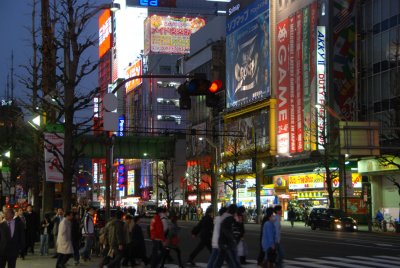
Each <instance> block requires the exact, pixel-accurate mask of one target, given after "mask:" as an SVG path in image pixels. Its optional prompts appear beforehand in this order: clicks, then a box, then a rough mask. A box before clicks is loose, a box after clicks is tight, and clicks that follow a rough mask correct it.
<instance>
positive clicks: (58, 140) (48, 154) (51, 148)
mask: <svg viewBox="0 0 400 268" xmlns="http://www.w3.org/2000/svg"><path fill="white" fill-rule="evenodd" d="M63 154H64V134H63V133H44V165H45V171H46V181H51V182H62V181H63V174H62V173H61V171H60V170H61V166H62V165H63V163H61V162H60V161H63Z"/></svg>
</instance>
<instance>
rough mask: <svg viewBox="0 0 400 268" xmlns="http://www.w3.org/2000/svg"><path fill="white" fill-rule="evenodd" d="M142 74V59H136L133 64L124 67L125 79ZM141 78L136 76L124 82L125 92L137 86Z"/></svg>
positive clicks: (140, 82)
mask: <svg viewBox="0 0 400 268" xmlns="http://www.w3.org/2000/svg"><path fill="white" fill-rule="evenodd" d="M139 75H142V60H137V61H136V62H135V63H134V64H132V65H131V66H129V67H128V68H127V69H126V73H125V79H128V78H131V77H135V76H139ZM142 80H143V79H142V78H136V79H134V80H131V81H129V82H126V84H125V91H126V94H128V93H129V92H131V91H132V90H134V89H135V88H136V87H137V86H139V85H140V84H142Z"/></svg>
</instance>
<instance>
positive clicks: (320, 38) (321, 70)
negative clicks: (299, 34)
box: [317, 26, 327, 149]
mask: <svg viewBox="0 0 400 268" xmlns="http://www.w3.org/2000/svg"><path fill="white" fill-rule="evenodd" d="M325 36H326V35H325V26H318V27H317V103H318V104H320V108H318V118H317V123H318V145H320V146H319V147H320V148H319V149H323V147H324V146H325V144H324V143H325V142H326V129H327V126H326V111H325V107H324V105H325V97H326V96H325V93H326V91H325V88H326V44H325ZM321 145H322V146H321Z"/></svg>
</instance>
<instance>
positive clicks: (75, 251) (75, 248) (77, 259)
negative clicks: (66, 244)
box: [72, 241, 80, 263]
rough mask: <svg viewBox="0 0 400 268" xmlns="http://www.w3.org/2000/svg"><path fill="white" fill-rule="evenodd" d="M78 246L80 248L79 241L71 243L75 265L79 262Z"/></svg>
mask: <svg viewBox="0 0 400 268" xmlns="http://www.w3.org/2000/svg"><path fill="white" fill-rule="evenodd" d="M79 246H80V241H75V242H72V247H73V248H74V261H75V263H78V262H79V260H80V254H79Z"/></svg>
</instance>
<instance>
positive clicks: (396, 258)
mask: <svg viewBox="0 0 400 268" xmlns="http://www.w3.org/2000/svg"><path fill="white" fill-rule="evenodd" d="M376 257H379V258H384V259H391V260H395V261H400V257H394V256H383V255H382V256H376Z"/></svg>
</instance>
